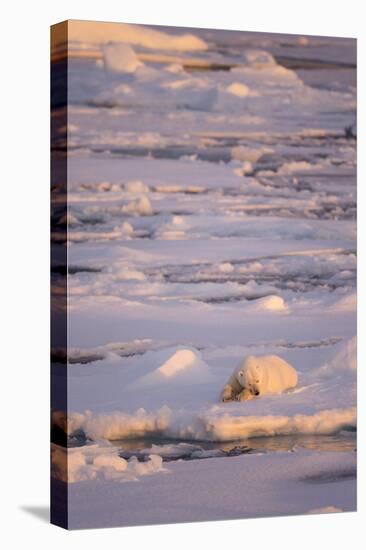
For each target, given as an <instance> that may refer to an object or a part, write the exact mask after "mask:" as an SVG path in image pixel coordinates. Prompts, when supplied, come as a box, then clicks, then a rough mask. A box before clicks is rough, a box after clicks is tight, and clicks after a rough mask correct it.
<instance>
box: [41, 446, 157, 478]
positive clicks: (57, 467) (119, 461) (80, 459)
mask: <svg viewBox="0 0 366 550" xmlns="http://www.w3.org/2000/svg"><path fill="white" fill-rule="evenodd" d="M162 464H163V460H162V458H161V457H160V456H157V455H154V454H150V455H149V459H148V461H147V462H143V463H141V462H138V460H137V458H136V457H134V456H132V457H131V458H130V459H129V460H125V459H124V458H122V457H120V456H119V455H118V449H117V448H116V447H113V446H104V445H103V446H100V445H98V444H95V445H86V446H85V447H77V448H71V449H65V448H64V447H59V446H58V445H55V444H53V445H52V448H51V468H52V476H53V477H54V478H56V479H59V480H61V481H65V482H68V483H77V482H80V481H89V480H95V479H99V480H105V481H107V480H115V481H135V480H137V479H138V478H139V477H140V476H144V475H148V474H153V473H155V472H160V471H162V470H163V468H162Z"/></svg>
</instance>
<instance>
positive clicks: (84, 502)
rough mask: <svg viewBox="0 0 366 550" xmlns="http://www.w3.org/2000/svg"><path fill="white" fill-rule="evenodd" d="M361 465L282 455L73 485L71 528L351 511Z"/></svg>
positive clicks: (324, 456)
mask: <svg viewBox="0 0 366 550" xmlns="http://www.w3.org/2000/svg"><path fill="white" fill-rule="evenodd" d="M355 468H356V456H355V453H354V452H348V453H331V452H329V453H319V452H316V451H315V452H312V451H298V452H290V453H282V452H278V453H272V454H270V455H261V456H258V455H245V456H240V457H236V458H224V459H222V458H212V459H209V460H202V461H191V462H186V461H184V462H174V463H169V464H168V465H167V466H166V469H165V471H164V472H162V473H158V474H156V475H151V476H145V477H143V478H140V480H139V482H138V483H134V482H130V483H124V484H123V487H122V488H121V486H120V485H119V484H118V483H115V482H113V481H104V482H100V483H95V482H93V481H83V482H81V483H72V484H70V486H69V502H70V518H71V524H70V527H71V528H74V529H80V528H88V527H112V526H117V525H119V526H123V525H146V524H153V523H175V522H191V521H207V520H209V521H212V520H222V519H236V518H254V517H264V516H278V515H293V514H306V513H319V509H321V510H322V512H324V513H327V512H335V511H352V510H355V507H356V494H355V475H356V469H355ZM314 510H318V511H317V512H315V511H314Z"/></svg>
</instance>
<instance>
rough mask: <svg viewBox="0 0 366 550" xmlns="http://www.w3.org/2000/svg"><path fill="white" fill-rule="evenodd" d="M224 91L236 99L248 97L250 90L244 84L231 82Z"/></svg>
mask: <svg viewBox="0 0 366 550" xmlns="http://www.w3.org/2000/svg"><path fill="white" fill-rule="evenodd" d="M226 91H227V92H229V94H232V95H236V96H238V97H248V95H250V89H249V88H248V86H246V85H245V84H242V83H241V82H233V83H232V84H230V86H228V87H227V88H226Z"/></svg>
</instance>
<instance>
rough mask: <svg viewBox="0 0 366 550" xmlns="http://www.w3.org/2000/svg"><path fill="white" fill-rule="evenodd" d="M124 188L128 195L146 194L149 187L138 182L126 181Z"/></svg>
mask: <svg viewBox="0 0 366 550" xmlns="http://www.w3.org/2000/svg"><path fill="white" fill-rule="evenodd" d="M124 188H125V189H126V191H128V193H148V192H149V191H150V189H149V186H148V185H146V184H145V183H144V182H142V181H140V180H133V181H128V182H127V183H125V185H124Z"/></svg>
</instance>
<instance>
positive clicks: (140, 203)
mask: <svg viewBox="0 0 366 550" xmlns="http://www.w3.org/2000/svg"><path fill="white" fill-rule="evenodd" d="M122 212H124V213H125V214H132V215H135V216H151V214H152V213H153V209H152V206H151V202H150V200H149V198H148V197H146V196H145V195H143V196H142V197H140V198H138V199H136V200H133V201H131V202H129V203H127V204H125V205H124V206H123V207H122Z"/></svg>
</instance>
